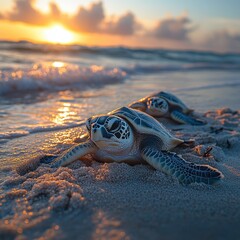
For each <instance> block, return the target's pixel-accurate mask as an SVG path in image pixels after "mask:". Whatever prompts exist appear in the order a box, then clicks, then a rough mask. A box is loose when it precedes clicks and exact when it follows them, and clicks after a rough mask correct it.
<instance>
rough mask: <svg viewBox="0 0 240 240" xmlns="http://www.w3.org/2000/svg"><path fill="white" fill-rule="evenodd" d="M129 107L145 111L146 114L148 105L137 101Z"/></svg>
mask: <svg viewBox="0 0 240 240" xmlns="http://www.w3.org/2000/svg"><path fill="white" fill-rule="evenodd" d="M129 107H130V108H134V109H137V110H140V111H143V112H145V111H146V109H147V105H146V103H145V102H144V101H137V102H134V103H131V104H129Z"/></svg>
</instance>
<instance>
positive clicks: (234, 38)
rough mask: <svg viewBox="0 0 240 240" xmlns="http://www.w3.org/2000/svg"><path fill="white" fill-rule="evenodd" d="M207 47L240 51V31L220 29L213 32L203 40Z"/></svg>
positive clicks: (216, 49) (221, 50)
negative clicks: (233, 31)
mask: <svg viewBox="0 0 240 240" xmlns="http://www.w3.org/2000/svg"><path fill="white" fill-rule="evenodd" d="M203 46H204V47H205V48H207V49H210V50H213V51H220V52H226V51H228V52H240V33H230V32H228V31H227V30H224V29H223V30H219V31H215V32H213V33H211V34H210V35H209V36H208V37H207V38H206V40H204V42H203Z"/></svg>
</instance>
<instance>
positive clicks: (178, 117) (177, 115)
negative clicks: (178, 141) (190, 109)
mask: <svg viewBox="0 0 240 240" xmlns="http://www.w3.org/2000/svg"><path fill="white" fill-rule="evenodd" d="M171 118H172V119H173V120H175V121H176V122H178V123H184V124H190V125H194V126H201V125H205V124H206V123H205V122H203V121H201V120H197V119H195V118H192V117H190V116H187V115H185V114H184V113H182V112H179V111H176V110H175V111H172V112H171Z"/></svg>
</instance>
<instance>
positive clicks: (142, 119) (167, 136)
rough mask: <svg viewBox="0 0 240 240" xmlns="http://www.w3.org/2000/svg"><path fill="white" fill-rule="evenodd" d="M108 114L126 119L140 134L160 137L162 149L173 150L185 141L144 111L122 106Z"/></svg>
mask: <svg viewBox="0 0 240 240" xmlns="http://www.w3.org/2000/svg"><path fill="white" fill-rule="evenodd" d="M108 114H109V115H110V114H111V115H115V116H118V117H121V118H123V119H125V120H126V121H128V122H129V123H130V124H131V125H132V126H133V128H134V129H135V130H136V131H137V132H138V133H140V134H148V135H153V136H156V137H158V138H159V139H161V141H162V143H163V146H162V150H171V149H172V148H174V147H176V146H177V145H179V144H180V143H183V140H181V139H178V138H176V137H174V136H172V135H171V133H170V132H169V131H168V130H167V129H166V128H165V127H164V126H163V125H162V124H161V123H159V122H158V121H157V120H155V119H154V118H153V117H151V116H149V115H148V114H146V113H144V112H141V111H138V110H135V109H131V108H128V107H122V108H119V109H116V110H114V111H112V112H110V113H108Z"/></svg>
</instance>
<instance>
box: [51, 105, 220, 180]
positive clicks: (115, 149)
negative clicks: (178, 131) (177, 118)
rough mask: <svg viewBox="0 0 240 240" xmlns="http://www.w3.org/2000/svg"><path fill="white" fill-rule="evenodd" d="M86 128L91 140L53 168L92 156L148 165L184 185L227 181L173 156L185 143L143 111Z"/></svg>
mask: <svg viewBox="0 0 240 240" xmlns="http://www.w3.org/2000/svg"><path fill="white" fill-rule="evenodd" d="M86 127H87V130H88V134H89V137H88V139H87V140H86V141H85V142H83V143H80V144H78V145H75V146H73V147H72V148H70V149H69V150H68V151H67V152H65V153H63V154H62V155H60V156H58V157H57V158H55V159H54V160H53V161H52V162H50V165H51V167H54V168H57V167H60V166H66V165H68V164H70V163H71V162H73V161H75V160H78V159H80V158H81V157H83V156H84V155H87V154H92V156H93V158H94V159H96V160H97V161H100V162H118V163H121V162H126V163H129V164H136V163H142V162H147V163H148V164H150V165H151V166H152V167H154V168H155V169H157V170H160V171H162V172H164V173H166V174H168V175H171V176H173V177H175V178H177V179H178V181H179V182H180V183H182V184H190V183H194V182H198V183H206V184H213V183H215V182H217V181H219V180H220V179H221V178H222V177H223V175H222V173H221V172H220V171H218V170H217V169H215V168H213V167H210V166H209V165H199V164H194V163H190V162H187V161H186V160H184V159H183V158H182V157H180V156H178V155H177V154H176V153H173V152H170V150H171V149H173V148H175V147H176V146H178V145H180V144H182V143H183V142H184V141H183V140H181V139H178V138H176V137H174V136H173V135H172V134H171V133H170V132H169V131H168V130H167V129H166V128H165V127H164V126H163V125H162V124H161V123H159V122H158V121H157V120H156V119H154V118H153V117H151V116H150V115H148V114H146V113H143V112H141V111H138V110H134V109H131V108H128V107H122V108H119V109H116V110H114V111H112V112H110V113H108V114H106V115H97V116H93V117H91V118H89V119H88V120H87V122H86Z"/></svg>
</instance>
